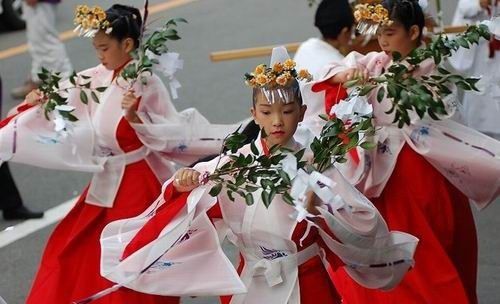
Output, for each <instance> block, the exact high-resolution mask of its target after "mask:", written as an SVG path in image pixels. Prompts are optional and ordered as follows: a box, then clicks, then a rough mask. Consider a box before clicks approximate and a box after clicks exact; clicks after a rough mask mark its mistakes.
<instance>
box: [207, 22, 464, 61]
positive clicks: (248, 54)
mask: <svg viewBox="0 0 500 304" xmlns="http://www.w3.org/2000/svg"><path fill="white" fill-rule="evenodd" d="M466 29H467V26H466V25H463V26H448V27H446V28H445V29H444V31H443V32H444V33H445V34H458V33H462V32H464V31H465V30H466ZM299 45H300V42H294V43H288V44H285V45H284V46H285V47H286V49H287V50H288V52H290V53H295V52H296V51H297V49H298V48H299ZM276 46H278V45H267V46H261V47H252V48H245V49H234V50H227V51H218V52H213V53H211V54H210V60H211V61H213V62H219V61H227V60H238V59H246V58H255V57H265V56H269V55H271V53H272V50H273V48H274V47H276Z"/></svg>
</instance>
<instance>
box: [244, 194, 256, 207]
mask: <svg viewBox="0 0 500 304" xmlns="http://www.w3.org/2000/svg"><path fill="white" fill-rule="evenodd" d="M245 202H246V204H247V205H248V206H252V205H253V204H254V199H253V195H252V194H251V193H247V194H246V195H245Z"/></svg>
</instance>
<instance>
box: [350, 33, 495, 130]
mask: <svg viewBox="0 0 500 304" xmlns="http://www.w3.org/2000/svg"><path fill="white" fill-rule="evenodd" d="M481 38H484V39H488V40H489V38H490V32H489V30H488V27H487V26H486V25H479V26H470V27H469V28H468V29H467V31H466V32H465V33H463V34H461V35H458V36H457V37H456V38H453V39H450V38H448V37H447V36H445V35H444V34H441V35H438V36H437V37H435V38H434V40H433V41H432V42H431V43H430V44H429V45H427V46H426V47H425V48H417V49H415V50H413V51H412V52H411V53H410V54H409V55H408V56H407V57H406V58H402V56H401V54H399V53H393V59H394V63H393V64H392V65H391V66H390V67H389V68H388V70H387V72H386V73H384V74H382V75H381V76H379V77H375V78H372V79H370V80H369V81H368V82H367V83H365V84H360V82H359V80H354V81H350V82H349V83H346V86H347V87H354V86H359V87H360V92H361V93H360V95H361V96H363V95H368V94H370V93H371V92H372V91H373V90H375V89H378V91H377V100H378V102H382V100H384V98H388V99H389V100H390V101H391V102H392V107H391V109H390V110H388V111H387V112H386V113H387V114H392V113H394V120H393V123H397V125H398V127H399V128H402V127H403V126H404V125H409V124H410V122H411V119H410V111H411V112H415V113H417V115H418V117H419V118H423V117H424V116H425V115H426V114H427V115H429V116H430V117H431V118H432V119H435V120H438V119H439V117H440V116H442V115H446V114H447V111H446V107H445V103H444V101H443V100H444V98H445V97H447V96H449V95H450V94H452V88H454V87H457V88H460V89H463V90H466V91H471V90H474V91H478V88H477V87H476V83H477V82H478V81H479V79H478V78H473V77H463V76H461V75H458V74H453V73H451V72H450V71H448V70H446V69H445V68H443V67H441V66H440V65H441V63H442V62H443V59H445V58H448V57H450V56H451V55H452V54H453V52H455V51H457V50H458V49H459V48H462V47H463V48H470V47H471V46H472V45H474V44H477V43H478V42H479V40H480V39H481ZM429 59H432V60H433V61H434V63H435V64H436V66H438V68H437V72H438V73H436V74H433V75H429V76H420V77H414V76H413V72H414V71H415V70H417V69H418V67H419V65H420V64H421V63H422V62H423V61H425V60H429Z"/></svg>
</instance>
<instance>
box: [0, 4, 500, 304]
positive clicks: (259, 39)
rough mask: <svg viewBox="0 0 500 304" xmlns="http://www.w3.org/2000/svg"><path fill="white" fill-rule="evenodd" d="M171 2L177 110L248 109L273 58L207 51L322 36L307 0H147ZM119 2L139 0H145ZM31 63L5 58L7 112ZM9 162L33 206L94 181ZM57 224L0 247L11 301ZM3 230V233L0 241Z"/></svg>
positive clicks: (497, 261)
mask: <svg viewBox="0 0 500 304" xmlns="http://www.w3.org/2000/svg"><path fill="white" fill-rule="evenodd" d="M168 2H172V3H177V4H179V6H176V7H174V8H172V9H163V10H161V11H160V12H157V13H155V14H153V15H152V16H151V17H150V21H153V20H165V19H169V18H174V17H183V18H185V19H187V20H188V21H189V24H187V25H184V24H181V25H180V27H179V31H180V34H181V36H182V40H180V41H177V42H173V43H171V44H170V46H171V49H172V50H173V51H176V52H179V53H180V54H181V57H182V58H183V59H184V60H185V63H184V69H183V70H182V71H180V72H179V73H178V74H177V78H178V79H179V81H180V82H181V84H182V86H183V87H182V88H181V89H180V90H179V96H180V97H179V99H178V100H176V101H175V105H176V107H177V108H178V109H179V110H181V109H184V108H188V107H196V108H198V109H199V111H200V112H202V113H203V114H204V115H205V116H206V117H207V118H208V119H209V120H210V121H212V122H219V123H233V122H236V121H239V120H242V119H244V118H245V117H247V116H248V113H249V110H248V109H249V108H250V106H251V96H250V94H251V92H250V90H248V89H247V88H246V87H245V85H244V83H243V77H242V76H243V74H244V73H245V72H247V71H250V70H251V69H252V68H253V67H254V66H255V65H256V64H258V63H260V62H267V61H268V58H255V59H246V60H238V61H227V62H221V63H213V62H210V60H209V54H210V52H213V51H217V50H225V49H234V48H245V47H253V46H262V45H269V44H278V43H289V42H296V41H303V40H305V39H307V38H308V37H311V36H317V35H318V34H317V31H316V29H315V28H314V27H313V25H312V24H313V15H314V9H310V8H309V7H308V6H307V3H306V0H272V1H269V0H193V1H189V0H186V1H182V0H170V1H160V0H152V1H150V3H151V6H152V7H153V6H155V5H159V4H161V3H168ZM442 2H443V3H444V4H446V7H445V19H446V20H448V21H449V20H450V18H451V16H452V14H453V11H454V5H455V4H453V3H455V2H456V1H450V0H445V1H442ZM81 3H82V2H80V1H77V0H67V1H63V3H62V5H60V10H59V12H58V16H59V23H58V28H59V30H60V32H65V31H68V30H71V29H72V28H73V25H72V19H73V10H74V7H75V6H76V5H77V4H81ZM85 3H86V4H89V5H92V4H97V3H98V4H99V5H101V6H103V7H105V8H107V7H108V6H110V5H111V4H112V3H113V1H109V0H106V1H95V0H87V1H85ZM121 3H124V4H133V5H142V1H131V0H127V1H121ZM160 8H161V7H160ZM156 22H158V21H155V23H156ZM155 23H154V24H155ZM24 43H25V33H24V32H23V31H21V32H12V33H0V55H1V54H2V52H3V51H6V50H8V49H10V48H13V47H16V46H19V45H22V44H24ZM65 44H66V47H67V51H68V53H69V57H70V59H71V61H72V64H73V66H74V68H75V70H82V69H85V68H88V67H92V66H94V65H96V64H97V59H96V57H95V55H94V50H93V47H92V45H91V41H90V40H88V39H83V38H75V39H69V40H66V41H65ZM0 57H1V56H0ZM29 69H30V56H29V55H28V54H27V53H26V52H19V53H18V54H15V55H11V56H7V57H6V58H4V59H0V75H1V76H2V79H3V85H4V90H3V91H4V93H3V94H4V96H3V97H4V105H3V107H4V112H6V110H7V109H8V108H10V107H13V106H14V105H15V104H16V102H15V101H14V100H12V99H11V98H10V96H9V91H10V90H11V89H12V88H13V87H15V86H18V85H20V84H22V82H23V81H24V80H25V79H26V78H27V75H28V72H29ZM3 115H5V113H3ZM35 153H36V151H35ZM11 168H12V171H13V174H14V177H15V180H16V182H17V184H18V186H19V188H20V191H21V193H22V196H23V199H24V201H25V204H26V205H27V206H29V207H30V208H32V209H34V210H49V209H51V208H54V207H56V206H58V205H60V204H61V203H63V202H66V201H68V200H70V199H72V198H73V197H75V196H77V195H78V194H79V193H80V191H81V190H82V189H83V188H84V187H85V185H86V184H87V183H88V182H89V175H88V174H82V173H74V172H58V171H50V170H45V169H40V168H34V167H29V166H25V165H19V164H11ZM0 199H1V198H0ZM499 214H500V201H497V202H496V204H493V205H492V206H490V207H489V208H488V209H487V210H485V211H482V212H476V213H475V215H476V222H477V226H478V235H479V248H480V258H479V259H480V267H479V282H478V291H479V296H480V303H484V304H495V303H500V255H499V252H500V238H499V237H498V235H497V234H496V233H497V232H498V231H499V230H500V217H499V216H498V215H499ZM17 224H20V222H5V221H3V219H1V217H0V231H2V230H4V229H6V228H8V227H11V226H14V225H17ZM53 228H54V225H50V226H48V227H45V228H43V229H40V230H37V231H35V232H33V233H31V234H29V235H27V236H26V237H24V238H22V239H20V240H18V241H16V242H14V243H12V244H9V245H7V246H5V247H1V246H0V296H2V297H3V298H4V299H5V300H6V301H7V303H9V304H21V303H24V300H25V297H26V294H27V293H28V291H29V288H30V286H31V281H32V278H33V276H34V273H35V271H36V269H37V266H38V263H39V259H40V255H41V253H42V250H43V247H44V244H45V242H46V240H47V238H48V236H49V234H50V233H51V231H52V230H53ZM15 229H16V228H14V230H15ZM497 229H498V230H497ZM6 233H8V232H0V241H1V238H2V237H3V236H5V235H6ZM0 243H1V242H0ZM82 262H83V261H82ZM68 279H71V278H68ZM183 303H193V304H194V303H197V304H201V303H203V304H209V303H218V302H217V301H216V300H215V299H185V300H184V301H183ZM443 304H448V303H443ZM449 304H452V303H449Z"/></svg>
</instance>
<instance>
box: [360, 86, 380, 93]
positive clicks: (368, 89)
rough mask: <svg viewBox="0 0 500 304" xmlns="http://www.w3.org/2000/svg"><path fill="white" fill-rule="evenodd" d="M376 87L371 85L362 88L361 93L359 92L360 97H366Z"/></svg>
mask: <svg viewBox="0 0 500 304" xmlns="http://www.w3.org/2000/svg"><path fill="white" fill-rule="evenodd" d="M376 87H377V86H376V85H373V84H369V85H366V86H364V87H363V88H362V89H361V91H360V92H359V95H360V96H366V95H367V94H368V93H370V92H371V91H372V90H373V89H375V88H376Z"/></svg>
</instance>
